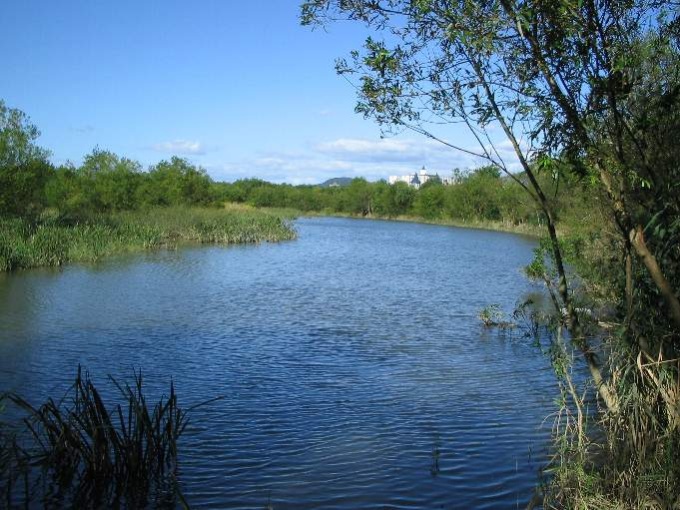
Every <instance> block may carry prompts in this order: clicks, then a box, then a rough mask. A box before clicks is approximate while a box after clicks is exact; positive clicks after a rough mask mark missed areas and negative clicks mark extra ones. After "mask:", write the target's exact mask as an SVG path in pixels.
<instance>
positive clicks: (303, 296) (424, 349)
mask: <svg viewBox="0 0 680 510" xmlns="http://www.w3.org/2000/svg"><path fill="white" fill-rule="evenodd" d="M297 229H298V232H299V239H298V240H297V241H293V242H286V243H280V244H263V245H259V246H242V247H227V248H224V247H205V248H186V249H181V250H178V251H169V252H158V253H151V254H142V255H135V256H129V257H121V258H117V259H113V260H108V261H105V262H103V263H101V264H97V265H95V266H69V267H66V268H64V269H63V270H61V271H53V270H51V271H43V270H38V271H25V272H19V273H15V274H10V275H4V276H0V391H5V390H11V391H16V392H19V393H20V394H21V395H23V396H24V397H26V398H27V399H28V400H29V401H31V402H33V403H36V404H37V403H40V402H42V401H44V400H45V399H46V398H47V397H48V396H55V397H56V396H60V395H61V394H63V392H64V391H65V390H66V388H67V387H68V386H69V384H70V383H71V382H72V381H73V378H74V376H75V373H76V368H77V365H78V363H81V364H82V365H83V366H85V367H87V368H88V369H89V370H90V372H91V374H92V376H93V379H94V380H95V382H96V383H98V385H99V386H100V387H102V388H107V390H106V391H105V392H104V393H106V392H107V391H108V392H109V394H110V395H111V396H113V395H114V389H113V388H112V387H111V386H110V385H109V384H108V382H107V379H106V376H107V375H108V374H111V375H113V376H114V377H116V378H119V379H123V380H130V379H131V376H132V371H133V369H134V368H142V369H143V373H144V376H145V381H146V384H147V387H148V389H149V391H150V392H151V394H152V395H153V396H160V395H161V394H162V393H163V392H167V389H168V386H169V382H170V377H172V378H173V379H174V383H175V387H176V389H177V392H178V394H179V399H180V405H184V406H190V405H192V404H195V403H198V402H201V401H204V400H206V399H209V398H212V397H216V396H220V395H221V396H224V397H225V398H224V399H223V400H219V401H216V402H212V403H210V404H209V405H206V406H203V407H199V408H197V409H195V410H193V411H192V413H191V418H190V426H189V428H188V430H187V432H186V433H185V435H184V436H183V437H182V440H181V443H180V448H181V473H180V479H181V481H182V486H183V489H184V492H185V495H186V497H187V499H188V501H189V503H190V504H191V505H192V506H193V507H196V508H229V509H236V508H248V509H250V508H254V509H262V508H265V507H267V505H271V507H273V508H275V509H308V508H309V509H311V508H337V509H356V508H375V509H378V508H381V509H382V508H390V509H391V508H395V509H396V508H400V509H402V508H403V509H433V508H447V509H449V508H479V509H484V508H488V509H492V508H523V507H524V506H525V505H526V503H527V502H528V500H529V499H530V498H531V495H532V490H533V487H534V486H535V484H536V482H537V480H538V473H539V469H540V468H541V466H543V465H544V464H545V462H546V458H547V453H546V448H547V446H548V441H549V428H550V425H551V421H550V420H547V421H546V420H545V419H546V417H547V416H548V415H549V414H550V413H551V412H553V411H554V407H553V403H552V402H553V399H554V397H555V383H554V379H553V376H552V375H551V371H550V368H549V364H548V360H546V359H545V357H544V356H543V355H542V354H540V353H539V352H538V351H537V350H536V348H534V347H533V346H532V345H531V342H530V341H528V340H525V339H522V338H521V335H519V333H517V332H497V331H489V330H485V329H484V328H483V327H482V326H481V323H480V321H479V320H478V318H477V314H478V312H479V311H480V309H481V308H483V307H484V306H486V305H488V304H490V303H498V304H500V305H501V307H502V308H503V309H504V310H506V311H511V310H512V308H513V306H514V305H515V303H516V302H517V300H518V299H520V298H521V297H522V296H523V295H525V294H526V293H527V292H530V291H531V290H532V287H531V285H530V283H529V282H528V281H527V280H526V278H525V277H524V276H523V275H522V272H521V268H522V266H524V265H526V264H527V263H528V262H529V261H530V259H531V251H532V249H533V247H534V245H535V242H534V241H533V240H531V239H529V238H524V237H521V236H516V235H510V234H503V233H496V232H485V231H479V230H465V229H457V228H449V227H439V226H429V225H417V224H410V223H396V222H380V221H367V220H349V219H332V218H315V219H302V220H300V221H298V222H297Z"/></svg>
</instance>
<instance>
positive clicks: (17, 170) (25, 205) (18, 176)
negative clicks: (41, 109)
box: [0, 100, 51, 215]
mask: <svg viewBox="0 0 680 510" xmlns="http://www.w3.org/2000/svg"><path fill="white" fill-rule="evenodd" d="M39 136H40V131H38V128H37V127H35V126H34V125H33V124H32V123H31V122H30V119H29V118H28V117H27V116H26V114H25V113H24V112H22V111H21V110H17V109H15V108H9V107H7V106H6V105H5V103H4V102H3V101H2V100H0V215H3V214H13V215H26V214H33V213H36V212H38V211H39V210H40V209H41V208H42V206H43V202H44V196H43V187H44V183H45V181H46V179H47V178H48V177H49V174H50V172H51V166H50V164H49V162H48V159H47V158H48V157H49V152H48V151H46V150H45V149H42V148H41V147H39V146H38V145H37V144H36V140H37V139H38V137H39Z"/></svg>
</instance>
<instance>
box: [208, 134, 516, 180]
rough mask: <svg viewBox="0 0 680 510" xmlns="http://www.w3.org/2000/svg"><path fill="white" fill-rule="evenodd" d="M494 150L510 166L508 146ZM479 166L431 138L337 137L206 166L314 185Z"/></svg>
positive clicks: (232, 175) (219, 174)
mask: <svg viewBox="0 0 680 510" xmlns="http://www.w3.org/2000/svg"><path fill="white" fill-rule="evenodd" d="M497 148H498V150H499V153H501V154H502V157H503V158H504V160H506V163H508V164H509V166H510V167H511V169H514V166H513V165H514V163H513V162H514V161H516V160H515V159H514V158H513V154H514V152H513V151H512V146H509V145H508V144H503V143H501V144H499V145H498V146H497ZM470 149H471V150H473V149H476V148H475V147H470ZM483 164H484V161H482V160H481V159H479V158H475V157H474V156H471V155H470V154H466V153H464V152H461V151H456V150H454V149H452V148H450V147H447V146H445V145H443V144H441V143H439V142H436V141H433V140H426V139H422V140H418V139H413V138H404V139H400V138H383V139H364V138H338V139H335V140H327V141H324V142H321V143H317V144H314V145H311V146H309V147H308V148H307V149H306V150H304V151H297V152H294V151H287V152H276V153H265V154H263V153H261V154H257V155H254V156H253V157H252V158H247V159H244V160H242V161H240V162H230V163H227V164H218V165H212V166H211V165H208V167H207V168H208V171H209V173H210V174H211V175H212V176H213V177H214V178H215V179H218V180H227V181H234V180H237V179H244V178H251V177H254V178H259V179H264V180H267V181H270V182H286V183H290V184H316V183H320V182H323V181H325V180H327V179H329V178H332V177H364V178H366V179H368V180H369V181H376V180H380V179H387V177H389V176H390V175H402V174H406V173H411V172H414V171H417V170H419V169H420V168H421V167H422V166H425V167H426V168H427V170H429V171H430V172H433V173H438V174H439V175H441V176H448V175H451V171H452V170H453V169H454V168H461V169H466V168H475V167H478V166H481V165H483Z"/></svg>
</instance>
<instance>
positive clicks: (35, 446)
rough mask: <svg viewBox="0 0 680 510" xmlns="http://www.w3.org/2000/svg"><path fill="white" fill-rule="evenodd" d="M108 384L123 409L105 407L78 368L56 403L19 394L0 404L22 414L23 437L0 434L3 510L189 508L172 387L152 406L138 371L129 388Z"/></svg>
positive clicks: (183, 418)
mask: <svg viewBox="0 0 680 510" xmlns="http://www.w3.org/2000/svg"><path fill="white" fill-rule="evenodd" d="M110 380H111V382H112V383H113V384H114V385H115V386H116V387H117V389H118V390H119V392H120V395H121V397H122V402H123V403H122V404H117V405H114V406H108V407H107V405H105V403H104V402H103V400H102V397H101V395H100V393H99V391H98V390H97V388H96V387H95V386H94V384H93V383H92V381H91V379H90V377H89V374H88V373H87V372H84V371H82V370H81V368H80V367H78V374H77V377H76V380H75V383H74V384H73V386H72V387H71V389H70V391H69V393H68V394H67V395H66V397H65V398H64V399H62V400H61V401H59V402H56V401H54V400H52V399H49V400H48V401H47V402H46V403H45V404H43V405H41V406H40V407H37V408H36V407H33V406H32V405H31V404H30V403H28V402H27V401H26V400H24V399H23V398H21V397H20V396H18V395H16V394H5V395H3V396H2V397H0V405H1V404H2V403H4V402H7V403H9V404H12V405H14V406H16V407H17V408H18V409H19V410H20V411H22V412H24V413H25V414H26V417H25V418H24V420H23V425H24V429H23V430H21V429H20V430H18V431H13V432H9V429H8V428H7V426H6V425H5V426H3V427H0V432H2V437H0V440H1V441H2V442H1V443H0V491H2V492H1V494H2V500H3V501H4V502H5V503H7V506H8V507H10V506H12V505H25V506H29V505H31V504H37V503H42V504H43V505H45V506H49V507H69V508H118V507H127V508H143V507H146V506H148V505H152V506H156V507H158V506H165V505H170V506H175V505H176V504H177V503H179V504H182V506H185V507H186V506H187V505H186V501H185V500H184V498H183V496H182V494H181V491H180V489H179V485H178V483H177V477H176V475H177V457H178V439H179V437H180V435H181V434H182V433H183V432H184V430H185V428H186V426H187V422H188V421H187V413H186V412H185V411H184V410H183V409H181V408H180V407H179V405H178V401H177V395H176V393H175V389H174V385H173V384H172V383H171V384H170V393H169V395H168V396H167V398H163V397H162V398H161V399H160V400H159V401H158V402H157V403H156V404H155V405H154V406H153V407H152V406H151V405H150V404H149V403H148V402H147V400H146V397H145V396H144V391H143V378H142V374H141V372H139V373H135V376H134V381H133V383H132V384H124V385H121V384H119V383H118V382H117V381H115V380H114V379H113V378H111V377H110ZM3 401H4V402H3ZM194 407H196V406H194Z"/></svg>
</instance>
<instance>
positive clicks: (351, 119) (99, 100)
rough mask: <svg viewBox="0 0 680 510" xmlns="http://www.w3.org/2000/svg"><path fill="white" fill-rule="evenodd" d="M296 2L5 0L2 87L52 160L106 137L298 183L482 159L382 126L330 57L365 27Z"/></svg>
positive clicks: (1, 94)
mask: <svg viewBox="0 0 680 510" xmlns="http://www.w3.org/2000/svg"><path fill="white" fill-rule="evenodd" d="M299 3H300V2H299V0H250V1H247V2H243V1H237V0H200V1H193V2H190V1H188V0H184V1H178V0H162V1H161V0H155V1H130V0H118V1H116V2H111V1H106V2H104V1H99V0H79V1H66V0H64V1H54V0H41V1H38V0H22V1H15V2H4V5H3V6H2V9H1V12H2V20H3V23H2V30H1V31H0V48H1V51H2V55H3V72H2V74H1V75H0V99H3V100H4V101H5V103H6V104H7V105H8V106H11V107H15V108H19V109H21V110H23V111H24V112H26V113H27V114H28V115H29V116H30V117H31V120H32V121H33V123H35V124H36V125H37V126H38V127H39V128H40V130H41V131H42V136H41V138H40V140H39V143H40V144H41V145H42V146H43V147H46V148H47V149H49V150H50V151H52V154H53V160H54V162H55V163H62V162H65V161H67V160H70V161H73V162H75V163H79V162H80V161H81V159H82V157H83V156H84V155H85V154H87V153H88V152H90V151H91V150H92V149H93V148H94V147H96V146H98V147H100V148H101V149H108V150H111V151H113V152H116V153H117V154H119V155H122V156H127V157H131V158H133V159H136V160H139V161H140V162H141V163H143V164H144V165H149V164H153V163H155V162H157V161H159V160H161V159H164V158H168V157H170V156H171V155H173V154H177V155H180V156H183V157H187V158H188V159H190V160H191V161H192V162H194V163H197V164H200V165H201V166H203V167H204V168H206V169H207V170H208V172H209V173H210V175H211V176H212V177H213V178H215V179H217V180H228V181H233V180H235V179H238V178H244V177H258V178H262V179H266V180H270V181H273V182H290V183H294V184H301V183H318V182H322V181H324V180H325V179H327V178H330V177H339V176H348V177H355V176H363V177H366V178H368V179H370V180H375V179H379V178H386V177H387V176H388V175H390V174H395V173H404V172H408V171H413V170H417V169H419V168H420V167H421V166H422V165H425V166H426V167H427V168H428V169H430V170H432V171H437V172H439V173H440V174H442V175H448V174H449V173H450V171H451V169H453V168H454V167H467V166H470V165H473V164H474V162H472V161H470V159H469V158H467V157H465V156H464V155H462V154H457V153H455V152H453V151H451V150H448V149H445V148H443V147H441V146H439V145H437V144H435V143H431V142H428V141H427V140H424V139H422V138H419V137H418V136H417V135H406V134H403V135H400V136H398V137H396V138H389V139H381V138H380V129H379V128H378V126H377V125H375V124H374V123H373V122H372V121H367V120H364V119H363V118H362V117H361V116H360V115H357V114H355V113H354V111H353V110H354V104H355V93H354V90H353V88H352V87H351V86H350V84H348V83H347V82H346V81H345V80H344V79H343V78H340V77H338V76H337V75H336V74H335V71H334V60H335V58H337V57H342V56H346V55H347V54H348V53H349V51H350V50H351V49H353V48H356V47H358V46H359V45H360V43H361V41H363V39H364V38H365V33H364V32H363V29H362V28H361V27H360V26H358V25H353V24H340V25H334V26H332V27H330V28H329V29H328V30H327V31H322V30H316V31H312V30H310V29H309V28H307V27H301V26H300V25H299V22H298V10H299ZM460 136H464V135H463V134H461V135H460Z"/></svg>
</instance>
